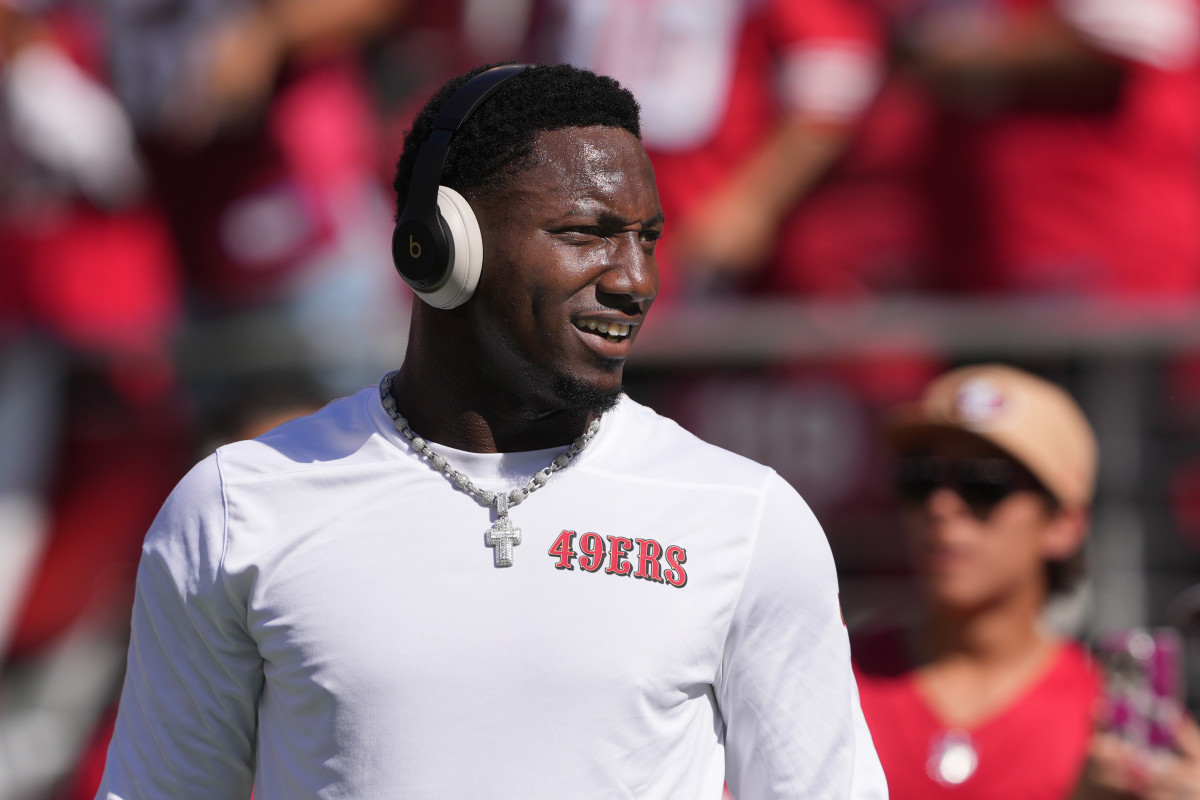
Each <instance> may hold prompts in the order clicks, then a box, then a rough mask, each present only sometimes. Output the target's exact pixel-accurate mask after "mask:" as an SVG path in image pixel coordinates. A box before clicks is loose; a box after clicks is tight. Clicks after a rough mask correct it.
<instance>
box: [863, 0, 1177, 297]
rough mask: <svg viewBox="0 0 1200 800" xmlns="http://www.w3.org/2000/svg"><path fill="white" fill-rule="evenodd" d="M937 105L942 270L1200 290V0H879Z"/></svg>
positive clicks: (1157, 292)
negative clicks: (1197, 99) (889, 15)
mask: <svg viewBox="0 0 1200 800" xmlns="http://www.w3.org/2000/svg"><path fill="white" fill-rule="evenodd" d="M873 2H876V3H879V4H881V5H882V6H884V7H887V8H889V10H890V13H891V16H892V20H893V24H894V25H895V30H896V31H897V41H898V42H899V45H900V52H901V54H902V55H901V57H900V65H901V67H903V68H904V69H905V70H906V72H907V74H909V75H912V76H915V77H917V78H918V79H919V80H920V81H921V82H922V83H923V84H924V85H925V87H926V88H927V89H928V90H929V93H930V96H931V97H932V98H933V99H934V101H935V102H936V103H937V107H938V129H937V132H936V134H935V137H934V139H933V140H932V142H931V147H932V150H933V158H934V159H935V161H934V172H933V174H932V175H931V176H930V178H929V180H928V182H927V185H928V187H929V188H930V190H931V196H932V198H933V203H934V214H935V219H936V221H937V231H938V243H939V250H940V252H939V254H938V262H939V264H940V267H941V270H942V272H943V273H944V274H945V275H946V276H947V280H948V281H949V284H950V285H951V286H952V287H954V288H959V289H967V290H972V291H989V292H997V291H999V292H1006V293H1016V294H1043V295H1044V294H1076V295H1078V294H1083V295H1091V296H1100V297H1124V296H1129V295H1137V296H1143V297H1159V298H1162V297H1164V296H1172V295H1187V296H1192V295H1194V294H1195V292H1196V291H1197V289H1200V180H1197V174H1198V170H1200V103H1197V101H1196V98H1197V97H1200V8H1198V6H1197V3H1196V0H1136V2H1122V0H952V1H950V2H947V1H946V0H873Z"/></svg>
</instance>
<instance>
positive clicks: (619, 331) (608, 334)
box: [575, 319, 633, 342]
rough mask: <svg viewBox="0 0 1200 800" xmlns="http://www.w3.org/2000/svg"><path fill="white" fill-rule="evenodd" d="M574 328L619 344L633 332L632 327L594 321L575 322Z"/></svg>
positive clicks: (579, 320)
mask: <svg viewBox="0 0 1200 800" xmlns="http://www.w3.org/2000/svg"><path fill="white" fill-rule="evenodd" d="M575 327H576V328H579V330H581V331H585V332H589V333H595V334H596V335H598V336H603V337H604V338H606V339H608V341H610V342H619V341H621V340H622V339H628V338H629V334H630V332H631V331H632V330H633V326H632V325H626V324H625V323H623V322H604V321H601V320H596V319H578V320H575Z"/></svg>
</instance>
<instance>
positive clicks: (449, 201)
mask: <svg viewBox="0 0 1200 800" xmlns="http://www.w3.org/2000/svg"><path fill="white" fill-rule="evenodd" d="M438 214H439V215H440V216H441V218H442V221H443V223H444V226H443V230H444V231H445V233H446V235H447V238H449V239H450V241H451V242H452V248H451V252H452V253H453V255H452V256H451V263H450V264H449V265H447V267H446V280H445V281H444V282H442V283H441V284H440V285H439V286H437V287H436V288H434V289H433V290H431V291H428V292H425V291H420V290H415V291H416V295H417V297H420V298H421V299H422V300H424V301H425V302H426V303H428V304H429V305H431V306H434V307H435V308H454V307H456V306H460V305H462V304H463V303H465V302H467V300H468V299H470V297H471V295H472V294H474V292H475V287H476V286H477V285H478V284H479V274H480V272H482V271H483V234H482V232H481V231H480V230H479V221H478V220H476V219H475V211H474V210H473V209H472V208H471V204H470V203H468V202H467V199H466V198H465V197H463V196H462V195H461V194H459V193H458V192H456V191H454V190H453V189H451V188H449V187H446V186H439V187H438Z"/></svg>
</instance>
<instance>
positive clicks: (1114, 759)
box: [1075, 715, 1200, 800]
mask: <svg viewBox="0 0 1200 800" xmlns="http://www.w3.org/2000/svg"><path fill="white" fill-rule="evenodd" d="M1175 741H1176V748H1177V750H1176V752H1174V753H1170V752H1162V751H1147V750H1144V749H1140V748H1137V747H1135V746H1133V745H1131V744H1129V743H1127V742H1124V741H1122V740H1121V739H1120V738H1118V737H1117V736H1114V735H1113V734H1111V733H1107V732H1100V733H1097V734H1096V735H1095V736H1094V737H1093V738H1092V742H1091V745H1090V747H1089V750H1088V764H1087V767H1086V769H1085V770H1084V775H1083V778H1082V780H1081V784H1080V787H1079V791H1077V792H1076V795H1075V796H1076V798H1077V800H1102V799H1107V798H1112V800H1117V799H1118V798H1120V799H1122V800H1124V799H1125V798H1138V799H1139V800H1189V799H1190V798H1195V799H1196V800H1200V727H1197V725H1196V722H1195V720H1193V719H1192V718H1191V717H1189V716H1186V715H1184V716H1181V718H1180V721H1179V723H1178V725H1177V726H1176V731H1175Z"/></svg>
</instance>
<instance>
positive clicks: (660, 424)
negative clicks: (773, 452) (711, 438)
mask: <svg viewBox="0 0 1200 800" xmlns="http://www.w3.org/2000/svg"><path fill="white" fill-rule="evenodd" d="M618 413H619V414H620V426H621V441H620V445H621V447H622V453H623V454H624V457H627V458H629V459H631V460H636V461H637V462H638V465H639V467H640V468H641V469H644V470H649V471H651V472H661V473H662V474H663V475H668V476H671V477H674V478H676V479H682V480H693V481H699V482H702V483H706V484H707V483H712V482H714V481H719V482H720V483H723V484H726V485H732V486H742V487H746V488H754V489H756V490H757V489H761V488H762V487H763V486H764V485H765V484H766V483H767V482H768V481H769V480H770V479H771V477H772V476H774V475H775V471H774V470H772V469H771V468H770V467H767V466H765V465H763V464H760V463H758V462H757V461H753V460H751V459H749V458H747V457H745V456H742V455H739V454H737V453H735V452H733V451H731V450H726V449H725V448H723V447H720V446H718V445H715V444H712V443H711V442H707V441H705V440H704V439H701V438H700V437H699V436H697V435H696V434H694V433H692V432H691V431H689V430H687V429H686V428H684V427H683V426H682V425H680V424H679V423H678V422H676V421H675V420H673V419H671V418H669V417H665V416H663V415H661V414H659V413H658V412H657V411H655V410H654V409H652V408H650V407H649V406H645V405H642V404H641V403H638V402H637V401H635V400H632V399H630V398H628V397H625V398H624V399H623V400H622V401H621V405H620V406H619V408H618Z"/></svg>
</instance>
